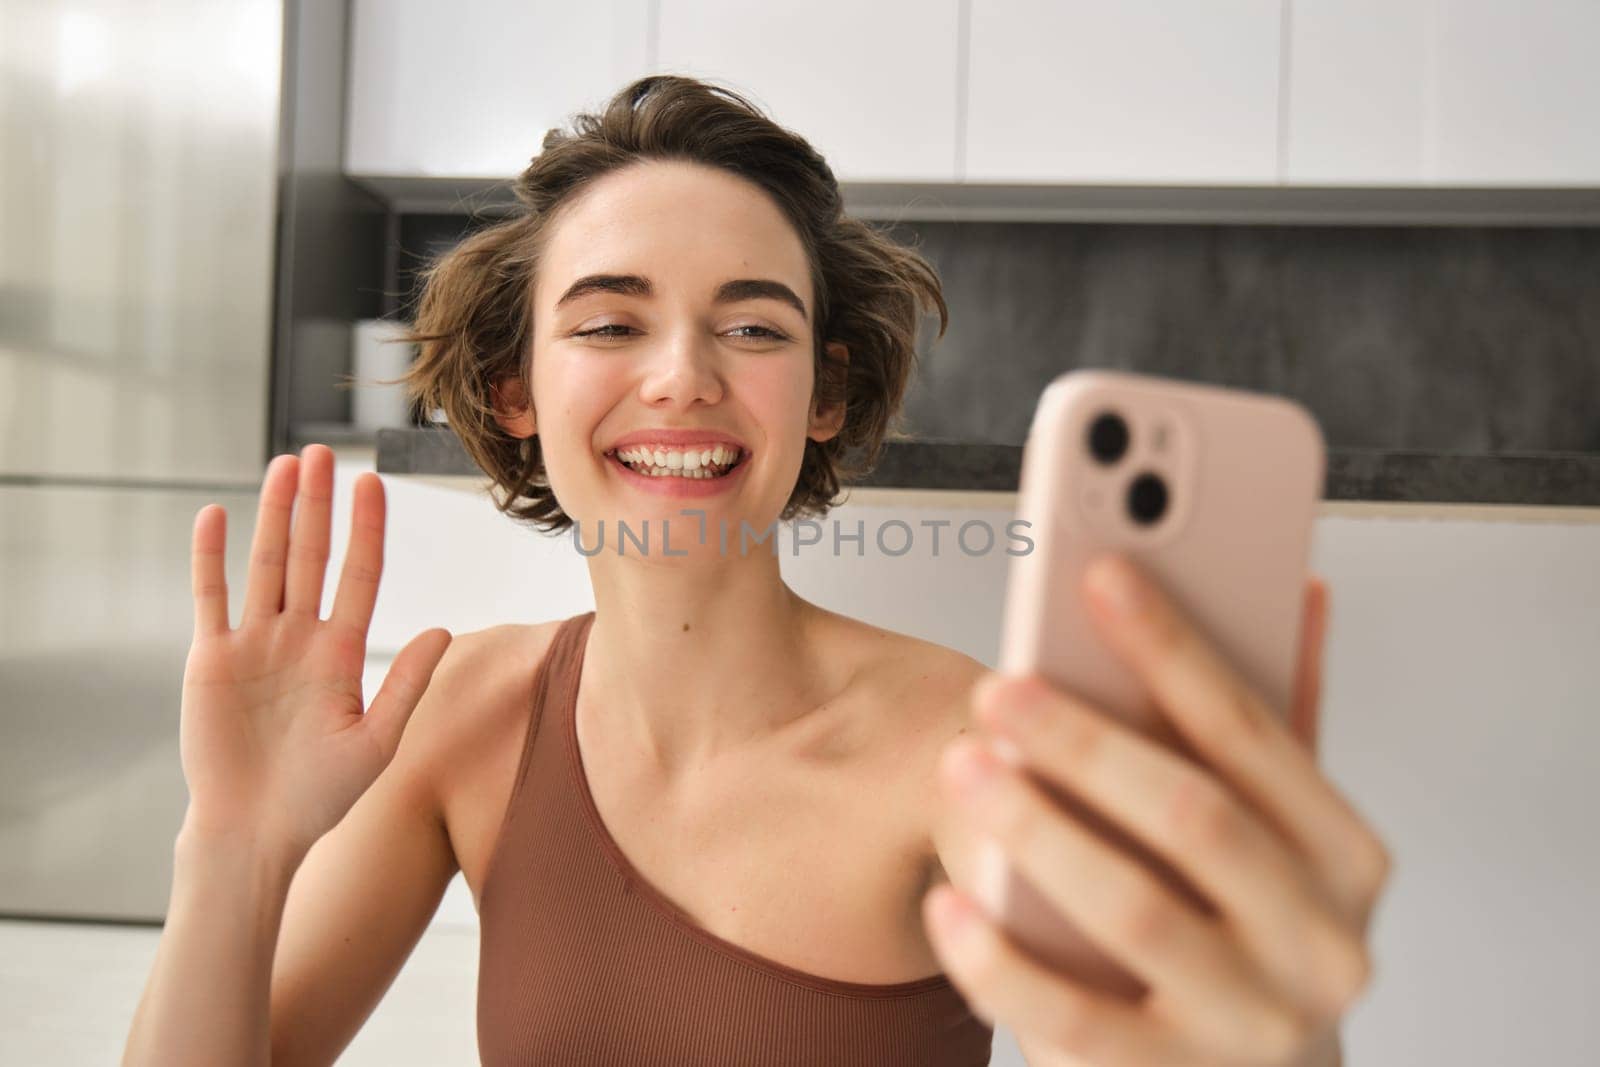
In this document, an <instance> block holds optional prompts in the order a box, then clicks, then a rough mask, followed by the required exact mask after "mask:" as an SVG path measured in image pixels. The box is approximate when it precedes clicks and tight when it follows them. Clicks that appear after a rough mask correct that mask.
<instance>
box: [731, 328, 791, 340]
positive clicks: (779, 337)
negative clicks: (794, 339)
mask: <svg viewBox="0 0 1600 1067" xmlns="http://www.w3.org/2000/svg"><path fill="white" fill-rule="evenodd" d="M734 329H735V330H760V331H761V332H762V333H763V334H765V335H766V336H768V337H770V338H771V339H772V340H774V341H787V340H788V339H789V338H788V337H786V336H785V335H783V334H781V333H779V332H778V331H777V330H769V329H767V328H766V327H765V326H735V327H734Z"/></svg>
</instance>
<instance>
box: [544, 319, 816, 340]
mask: <svg viewBox="0 0 1600 1067" xmlns="http://www.w3.org/2000/svg"><path fill="white" fill-rule="evenodd" d="M611 330H620V331H622V332H620V333H611V332H609V331H611ZM631 330H632V327H631V326H623V325H621V324H619V323H614V322H613V323H607V324H606V325H604V326H596V327H593V328H592V329H588V330H579V331H578V332H577V333H576V334H575V335H574V336H577V337H625V336H627V334H628V333H629V332H630V331H631ZM741 330H756V331H759V334H760V335H763V336H765V337H767V338H770V339H771V340H774V341H787V340H789V337H788V335H787V334H782V333H779V332H778V331H777V330H771V329H768V328H767V327H765V326H735V327H734V328H733V330H732V331H731V332H734V333H737V332H739V331H741ZM745 336H747V337H754V336H757V335H755V334H746V335H745Z"/></svg>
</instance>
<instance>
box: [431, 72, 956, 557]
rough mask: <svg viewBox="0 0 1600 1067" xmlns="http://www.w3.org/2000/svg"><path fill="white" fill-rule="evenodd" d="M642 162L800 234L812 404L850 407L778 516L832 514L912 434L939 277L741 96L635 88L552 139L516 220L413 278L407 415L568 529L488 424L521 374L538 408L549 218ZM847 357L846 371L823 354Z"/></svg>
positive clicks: (535, 466)
mask: <svg viewBox="0 0 1600 1067" xmlns="http://www.w3.org/2000/svg"><path fill="white" fill-rule="evenodd" d="M647 160H685V161H689V162H695V163H701V164H705V165H708V166H712V167H719V168H721V169H722V170H725V171H728V172H731V173H733V174H736V175H738V176H739V177H742V178H745V179H746V180H748V181H751V182H754V183H755V184H756V185H758V186H760V187H761V188H762V189H764V190H766V192H767V193H768V194H769V195H771V197H772V198H773V200H774V201H775V202H776V203H777V206H778V207H779V208H780V209H781V210H782V211H783V213H784V215H785V216H786V217H787V218H788V220H789V222H790V223H791V224H792V225H793V226H794V228H795V230H796V231H797V232H798V234H799V236H800V241H801V244H802V245H803V247H804V249H805V252H806V258H807V260H808V262H809V263H810V267H811V280H812V287H813V290H814V292H815V304H816V308H815V314H814V316H813V322H814V323H815V324H816V329H815V331H814V332H815V341H816V344H815V348H814V351H813V356H812V358H813V360H814V367H815V371H816V373H815V378H814V380H815V382H816V386H815V390H816V391H815V393H814V395H813V398H812V399H813V401H820V402H821V403H822V404H823V405H824V406H832V405H834V404H837V403H838V402H839V401H840V400H841V399H842V400H843V401H844V404H845V408H844V424H843V427H842V428H841V429H840V431H839V433H838V434H836V435H835V436H834V437H832V438H830V439H829V440H827V441H824V442H817V441H814V440H810V439H808V440H807V441H806V449H805V456H804V459H803V460H802V463H801V468H800V475H799V477H798V479H796V483H795V486H794V491H793V492H792V493H791V494H790V497H789V501H788V503H787V504H786V505H785V506H784V509H783V512H782V515H781V517H782V518H783V519H785V520H787V519H791V518H794V517H796V516H801V515H820V514H823V513H825V512H826V511H827V510H828V508H830V507H831V506H832V505H833V504H834V503H835V502H836V498H837V497H838V495H839V491H840V488H841V483H842V482H845V483H847V482H849V481H851V480H853V479H855V478H858V477H859V476H861V475H862V474H865V473H867V472H868V471H870V470H872V468H873V467H874V466H875V465H876V464H877V461H878V458H879V456H880V455H881V452H882V446H883V442H884V441H885V440H886V439H896V438H904V437H906V436H908V435H907V434H906V433H904V432H903V431H902V429H901V427H900V419H901V405H902V402H903V400H904V397H905V392H906V388H907V385H908V384H909V382H910V378H911V373H912V370H913V368H914V365H915V363H916V359H917V354H916V335H917V325H918V316H919V313H920V312H921V310H922V309H924V308H927V309H929V310H933V309H937V311H938V313H939V334H938V336H939V337H941V338H942V337H943V336H944V332H945V328H946V327H947V326H948V324H949V311H948V309H947V308H946V306H945V302H944V294H943V289H942V286H941V285H940V282H939V278H938V275H937V274H936V273H935V271H934V269H933V267H932V265H931V264H929V263H928V261H927V260H926V259H924V258H923V257H922V256H921V255H920V254H919V253H917V252H916V251H914V250H912V249H911V248H908V247H906V246H904V245H902V244H899V243H897V242H895V241H894V240H892V239H891V238H889V237H888V236H887V235H886V234H885V233H883V232H882V231H881V230H879V229H877V228H875V227H873V226H871V225H869V224H868V223H866V222H864V221H862V220H859V219H854V218H850V217H848V216H846V215H845V214H844V213H843V204H842V201H841V199H840V195H839V183H838V181H837V180H836V179H835V178H834V176H833V171H832V170H831V169H830V168H829V167H828V164H827V163H826V162H825V161H824V160H823V158H822V156H820V155H819V154H818V153H817V152H816V151H815V150H814V149H813V148H812V147H811V146H810V145H809V144H808V143H807V142H806V141H805V140H804V139H802V138H801V137H799V136H798V135H796V134H794V133H792V132H790V131H788V130H786V129H783V128H782V127H780V126H778V125H777V124H776V123H774V122H773V121H772V120H771V119H769V118H767V117H766V116H765V115H764V114H762V112H761V111H759V110H758V109H757V108H756V107H755V106H754V105H752V104H751V103H750V102H749V101H748V100H747V99H745V97H744V96H742V95H740V94H739V93H737V92H735V91H733V90H730V89H726V88H723V87H720V86H717V85H714V84H710V83H708V82H704V81H700V80H697V79H694V78H688V77H681V76H677V75H668V74H654V75H650V76H647V77H643V78H640V79H638V80H637V81H635V82H633V83H632V84H630V85H628V86H627V87H625V88H624V89H623V90H622V91H621V92H619V93H617V94H616V95H615V96H614V97H612V99H611V101H610V102H609V103H608V104H607V105H606V106H605V108H604V110H603V111H602V112H601V113H599V114H579V115H577V116H576V117H575V118H574V119H573V121H572V123H571V129H570V131H569V130H563V129H559V128H557V129H552V130H550V131H549V132H548V133H547V134H545V138H544V146H543V149H542V151H541V152H540V154H539V155H537V156H535V157H534V158H533V161H532V162H531V163H530V164H529V165H528V167H527V169H526V170H524V171H523V172H522V175H521V177H519V178H518V179H517V180H516V183H515V193H516V198H517V201H518V203H519V205H520V206H519V207H518V209H517V210H516V211H515V213H514V214H512V215H511V216H510V217H509V218H507V219H505V220H504V221H501V222H498V223H495V224H493V225H490V226H488V227H486V228H484V229H481V230H479V231H477V232H475V233H473V234H471V235H470V236H468V237H466V238H465V239H464V240H462V241H461V243H460V244H459V245H457V246H456V247H455V248H453V249H451V250H450V251H449V252H446V253H445V254H444V255H442V256H441V257H439V258H438V259H437V260H436V261H434V262H433V263H432V264H431V265H430V266H429V267H428V268H427V269H426V270H424V271H423V272H422V274H421V281H422V295H421V297H420V299H419V300H418V302H417V311H416V315H415V320H414V322H413V323H412V324H411V325H410V326H409V327H407V328H406V330H405V336H406V339H408V340H410V341H413V342H416V343H417V344H418V346H419V352H418V357H417V359H416V360H415V361H414V362H413V363H412V365H411V367H410V369H409V370H408V371H407V372H406V374H405V376H404V377H403V378H402V379H401V381H403V382H404V383H405V386H406V390H407V393H408V394H409V396H410V399H411V403H412V405H413V410H415V411H421V412H433V411H435V410H442V411H443V412H444V416H445V419H446V421H447V422H448V423H449V425H450V427H451V428H452V429H453V430H454V431H455V433H456V435H457V436H458V437H460V439H461V441H462V443H463V444H464V445H465V446H466V449H467V452H468V453H469V454H471V456H472V458H473V460H474V461H475V462H476V463H477V464H478V466H479V467H481V468H482V469H483V470H484V472H485V473H487V474H488V475H489V476H490V477H491V478H492V479H493V482H494V486H495V488H498V489H499V490H500V491H501V495H500V496H499V497H497V498H496V500H495V504H496V506H497V507H498V508H499V509H500V511H501V512H503V513H506V514H509V515H511V516H512V517H513V518H515V519H518V520H520V521H524V522H529V523H532V524H534V525H536V526H538V527H539V528H541V529H543V530H546V531H548V532H556V531H560V530H562V529H565V528H566V527H568V526H570V525H571V522H572V520H571V519H570V518H569V517H568V516H567V515H566V513H565V512H563V511H562V509H561V506H560V505H559V504H558V503H557V502H556V498H555V494H554V493H553V492H552V490H551V488H550V486H549V483H548V481H547V480H546V477H545V471H544V461H543V457H542V454H541V449H540V445H539V440H538V435H537V434H535V435H534V436H532V437H530V438H526V439H523V438H518V437H514V436H512V435H511V434H510V433H508V432H506V430H505V429H504V428H503V427H502V426H500V424H499V423H498V422H497V421H496V420H495V413H496V412H495V392H494V388H493V386H494V383H497V382H499V381H501V380H503V379H505V378H509V377H512V376H515V377H517V378H519V379H520V380H521V382H522V384H523V388H524V390H525V392H524V395H525V396H526V397H528V398H530V402H531V398H532V396H533V391H532V374H531V360H530V358H525V357H531V341H532V337H533V307H532V301H533V279H534V275H535V272H536V270H537V269H538V265H539V262H540V258H541V255H540V253H541V251H542V249H543V247H544V244H545V237H546V234H547V229H548V224H549V222H550V220H551V218H552V217H553V215H554V214H555V212H556V209H557V208H558V207H559V206H560V205H561V204H563V203H564V202H565V201H567V200H568V198H570V197H572V196H573V195H574V194H575V193H577V192H579V191H581V190H582V189H584V188H585V187H586V186H587V185H588V184H590V183H591V182H593V181H594V180H595V179H596V178H599V177H600V176H601V175H604V174H606V173H609V172H611V171H614V170H617V169H620V168H622V167H625V166H628V165H630V164H633V163H638V162H643V161H647ZM828 342H842V343H843V344H845V345H846V346H847V348H848V350H849V360H848V365H847V366H846V367H845V368H844V373H843V375H840V374H838V373H837V364H836V363H835V362H834V361H833V360H831V359H828V358H826V355H825V348H824V346H825V344H826V343H828Z"/></svg>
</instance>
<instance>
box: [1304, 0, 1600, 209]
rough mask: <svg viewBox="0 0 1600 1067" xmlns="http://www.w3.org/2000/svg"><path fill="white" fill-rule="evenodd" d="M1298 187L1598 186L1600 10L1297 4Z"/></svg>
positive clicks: (1402, 2)
mask: <svg viewBox="0 0 1600 1067" xmlns="http://www.w3.org/2000/svg"><path fill="white" fill-rule="evenodd" d="M1289 40H1290V44H1289V61H1288V63H1287V64H1286V69H1287V71H1288V101H1289V121H1288V124H1287V129H1286V136H1285V164H1286V165H1285V172H1284V180H1285V181H1287V182H1289V183H1291V184H1330V185H1338V184H1387V185H1408V184H1421V185H1510V186H1517V185H1526V186H1538V185H1595V184H1597V183H1600V59H1597V58H1596V56H1595V43H1596V42H1597V41H1600V4H1597V3H1595V2H1594V0H1519V2H1517V3H1506V2H1504V0H1298V2H1297V3H1295V4H1294V5H1293V9H1292V19H1291V26H1290V33H1289Z"/></svg>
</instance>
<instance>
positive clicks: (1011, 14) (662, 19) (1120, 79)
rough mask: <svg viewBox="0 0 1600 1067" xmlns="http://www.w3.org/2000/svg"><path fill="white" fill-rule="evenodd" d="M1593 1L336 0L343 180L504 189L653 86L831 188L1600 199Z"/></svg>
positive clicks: (1598, 16) (1598, 15)
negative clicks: (675, 89)
mask: <svg viewBox="0 0 1600 1067" xmlns="http://www.w3.org/2000/svg"><path fill="white" fill-rule="evenodd" d="M1597 41H1600V0H1516V2H1511V0H1204V2H1197V0H967V2H965V3H963V2H961V0H810V2H808V3H805V4H760V3H750V2H749V0H595V2H594V3H590V4H583V5H578V4H538V3H531V2H529V0H456V2H454V3H449V4H446V3H441V2H439V0H352V11H351V35H350V68H349V82H348V84H349V89H348V96H347V113H346V127H345V170H346V171H347V172H348V173H351V174H356V175H370V176H374V177H387V176H420V177H450V178H492V179H504V178H509V177H513V176H515V175H516V174H518V173H520V172H521V171H522V169H523V168H524V167H526V166H527V163H528V161H529V159H531V158H532V157H533V156H534V155H536V154H538V152H539V151H540V148H541V144H542V141H543V139H544V135H545V132H546V131H547V130H549V129H550V128H551V127H554V126H564V125H566V124H567V122H568V121H569V119H570V118H571V117H572V116H573V115H574V114H575V113H577V112H579V111H589V110H594V109H596V108H598V107H600V106H601V105H602V104H604V103H605V102H606V101H607V100H608V99H610V97H611V96H612V94H614V93H615V92H616V91H617V90H619V89H621V88H622V87H623V86H624V85H626V84H627V83H628V82H630V81H632V80H633V79H635V78H637V77H639V76H641V75H643V74H645V73H647V72H650V71H657V72H663V73H680V74H687V75H691V76H695V77H700V78H705V79H708V80H711V81H713V82H717V83H720V84H723V85H725V86H727V87H729V88H733V89H736V90H738V91H740V92H741V93H743V94H744V95H745V96H747V97H748V98H749V99H750V100H751V102H752V103H754V104H756V105H757V106H758V107H760V108H762V109H763V110H764V111H766V112H767V114H768V115H770V116H771V117H772V118H774V119H775V120H776V121H777V122H778V123H779V124H781V125H783V126H785V127H786V128H788V129H791V130H793V131H795V132H796V133H798V134H800V135H801V136H802V137H804V138H806V139H807V140H808V141H810V142H811V143H812V144H813V145H814V146H815V147H816V148H817V150H818V151H819V152H821V153H822V155H823V156H824V157H825V158H826V159H827V160H828V162H829V163H830V164H831V165H832V167H833V170H834V174H835V175H836V176H837V177H838V178H839V179H840V180H841V181H844V182H899V183H911V184H914V183H918V182H945V183H948V182H970V183H975V184H982V183H1003V184H1023V185H1061V186H1072V185H1111V186H1116V185H1122V186H1138V185H1193V186H1230V185H1231V186H1251V185H1272V186H1276V185H1280V184H1282V185H1291V186H1292V185H1301V186H1308V185H1328V186H1339V185H1344V186H1359V185H1373V186H1386V185H1387V186H1405V185H1422V186H1426V185H1438V186H1450V185H1463V186H1471V185H1477V186H1497V185H1498V186H1540V185H1547V186H1562V185H1568V186H1591V187H1592V186H1595V185H1600V58H1597V57H1596V55H1595V42H1597Z"/></svg>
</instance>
